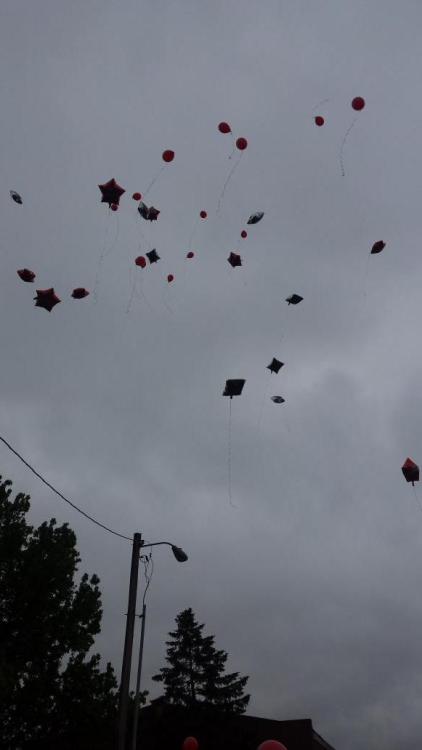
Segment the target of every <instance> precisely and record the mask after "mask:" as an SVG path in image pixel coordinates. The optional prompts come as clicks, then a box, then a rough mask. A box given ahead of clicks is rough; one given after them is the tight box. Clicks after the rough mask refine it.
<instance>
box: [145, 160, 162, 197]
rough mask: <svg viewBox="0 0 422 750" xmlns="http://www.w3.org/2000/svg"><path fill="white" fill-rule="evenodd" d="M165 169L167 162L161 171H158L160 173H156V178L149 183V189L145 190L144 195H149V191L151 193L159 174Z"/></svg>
mask: <svg viewBox="0 0 422 750" xmlns="http://www.w3.org/2000/svg"><path fill="white" fill-rule="evenodd" d="M163 169H165V164H163V166H162V167H161V169H160V171H159V172H158V173H157V174H156V175H155V177H154V178H153V179H152V180H151V182H150V183H149V185H148V187H147V189H146V190H145V193H144V196H145V195H148V193H149V191H150V190H151V188H152V187H153V186H154V185H155V183H156V182H157V180H158V178H159V176H160V174H161V172H162V171H163Z"/></svg>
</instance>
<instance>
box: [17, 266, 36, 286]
mask: <svg viewBox="0 0 422 750" xmlns="http://www.w3.org/2000/svg"><path fill="white" fill-rule="evenodd" d="M17 274H18V276H19V278H20V279H22V281H27V282H29V283H31V282H32V281H34V279H35V273H34V272H33V271H30V270H29V268H20V269H19V271H17Z"/></svg>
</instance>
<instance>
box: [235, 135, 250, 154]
mask: <svg viewBox="0 0 422 750" xmlns="http://www.w3.org/2000/svg"><path fill="white" fill-rule="evenodd" d="M236 147H237V148H238V149H239V151H244V150H245V148H247V147H248V142H247V140H246V138H238V139H237V141H236Z"/></svg>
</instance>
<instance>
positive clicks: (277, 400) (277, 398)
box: [271, 396, 286, 404]
mask: <svg viewBox="0 0 422 750" xmlns="http://www.w3.org/2000/svg"><path fill="white" fill-rule="evenodd" d="M285 400H286V399H285V398H283V396H271V401H274V403H275V404H284V402H285Z"/></svg>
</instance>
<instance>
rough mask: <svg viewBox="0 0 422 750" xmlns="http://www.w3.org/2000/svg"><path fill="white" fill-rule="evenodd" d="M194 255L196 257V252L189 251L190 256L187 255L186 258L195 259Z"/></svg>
mask: <svg viewBox="0 0 422 750" xmlns="http://www.w3.org/2000/svg"><path fill="white" fill-rule="evenodd" d="M194 255H195V253H194V252H192V250H189V252H188V254H187V256H186V257H187V258H193V257H194Z"/></svg>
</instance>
